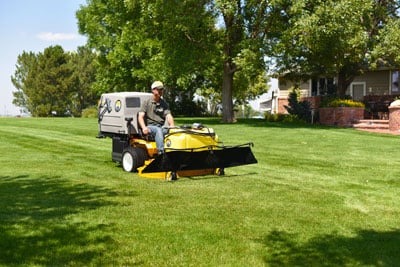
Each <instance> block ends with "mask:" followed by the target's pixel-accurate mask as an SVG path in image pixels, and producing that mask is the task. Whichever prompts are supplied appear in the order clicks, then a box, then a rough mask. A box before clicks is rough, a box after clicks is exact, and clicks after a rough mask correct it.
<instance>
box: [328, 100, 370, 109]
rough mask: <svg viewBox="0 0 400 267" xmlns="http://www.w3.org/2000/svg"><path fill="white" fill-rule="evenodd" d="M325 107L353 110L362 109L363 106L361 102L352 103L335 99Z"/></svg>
mask: <svg viewBox="0 0 400 267" xmlns="http://www.w3.org/2000/svg"><path fill="white" fill-rule="evenodd" d="M326 107H354V108H364V107H365V105H364V103H362V102H359V101H354V100H351V99H340V98H335V99H333V100H331V101H329V102H328V103H327V104H326Z"/></svg>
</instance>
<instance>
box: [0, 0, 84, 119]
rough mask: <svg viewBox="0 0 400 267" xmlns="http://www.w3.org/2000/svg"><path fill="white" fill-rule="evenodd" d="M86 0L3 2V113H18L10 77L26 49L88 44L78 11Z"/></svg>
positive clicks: (68, 48) (0, 98) (0, 71)
mask: <svg viewBox="0 0 400 267" xmlns="http://www.w3.org/2000/svg"><path fill="white" fill-rule="evenodd" d="M85 4H86V0H34V1H33V0H1V1H0V36H1V42H0V115H17V114H19V109H18V108H17V107H15V106H14V105H13V104H12V100H13V95H12V91H15V90H16V89H15V87H14V86H13V84H12V83H11V76H12V75H13V74H14V71H15V64H16V63H17V58H18V55H20V54H22V52H23V51H26V52H29V51H32V52H34V53H38V52H43V51H44V49H45V48H46V47H49V46H52V45H61V46H62V47H63V49H64V50H65V51H72V50H75V49H76V48H77V47H78V46H81V45H84V44H85V43H86V37H84V36H82V35H80V34H79V33H78V26H77V19H76V17H75V12H76V11H77V10H78V9H79V8H80V6H81V5H85Z"/></svg>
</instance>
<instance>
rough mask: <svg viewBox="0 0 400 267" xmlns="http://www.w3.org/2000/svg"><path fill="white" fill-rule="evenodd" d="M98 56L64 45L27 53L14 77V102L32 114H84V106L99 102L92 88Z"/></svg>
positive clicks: (22, 55) (24, 54) (18, 63)
mask: <svg viewBox="0 0 400 267" xmlns="http://www.w3.org/2000/svg"><path fill="white" fill-rule="evenodd" d="M94 57H95V55H94V54H93V53H91V51H90V50H88V49H86V48H83V47H82V48H78V52H77V53H76V54H74V53H72V54H70V53H66V52H64V50H63V48H62V47H61V46H51V47H48V48H46V49H45V50H44V51H43V52H40V53H38V54H34V53H32V52H29V53H27V52H23V53H22V54H21V55H19V56H18V59H17V68H16V71H15V73H14V76H12V77H11V81H12V82H13V84H14V86H15V88H16V89H17V90H16V91H15V92H13V94H14V100H13V103H14V104H16V105H17V106H19V107H21V108H25V109H26V110H27V111H28V112H30V113H31V114H32V116H70V115H75V116H80V115H81V111H82V109H83V108H85V107H88V106H91V105H93V104H95V103H96V101H97V97H96V96H95V94H93V92H92V91H91V83H92V82H93V80H94V68H93V59H94Z"/></svg>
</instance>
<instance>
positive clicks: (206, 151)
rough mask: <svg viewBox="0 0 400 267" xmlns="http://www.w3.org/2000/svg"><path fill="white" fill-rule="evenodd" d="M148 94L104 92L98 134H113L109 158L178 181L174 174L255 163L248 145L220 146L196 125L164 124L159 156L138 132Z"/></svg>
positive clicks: (216, 170)
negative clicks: (162, 146) (162, 147)
mask: <svg viewBox="0 0 400 267" xmlns="http://www.w3.org/2000/svg"><path fill="white" fill-rule="evenodd" d="M151 97H152V94H150V93H140V92H120V93H107V94H103V95H102V96H101V99H100V103H99V107H98V122H99V134H98V136H97V137H98V138H104V137H111V138H112V160H113V161H115V162H118V163H120V164H121V165H122V168H123V169H124V170H125V171H127V172H132V171H137V172H138V174H139V175H140V176H142V177H147V178H164V179H166V180H176V179H177V178H178V177H184V176H199V175H208V174H216V175H223V174H225V168H228V167H234V166H240V165H246V164H253V163H257V160H256V158H255V157H254V155H253V153H252V151H251V147H252V146H253V144H252V143H246V144H242V145H238V146H224V145H222V144H221V143H220V142H219V140H218V136H217V135H216V134H215V132H214V130H213V129H212V128H208V127H205V126H204V125H202V124H200V123H194V124H193V125H190V126H188V125H184V126H181V127H168V126H165V127H167V128H168V134H167V135H166V136H165V137H164V147H165V148H164V149H165V153H163V154H162V155H158V153H157V147H156V143H155V141H154V139H152V138H151V137H150V136H144V135H143V134H142V133H141V129H140V128H139V124H138V121H137V117H138V113H139V110H140V105H141V103H142V102H143V101H145V100H146V99H147V98H151Z"/></svg>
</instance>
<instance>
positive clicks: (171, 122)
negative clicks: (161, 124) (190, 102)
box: [166, 113, 175, 127]
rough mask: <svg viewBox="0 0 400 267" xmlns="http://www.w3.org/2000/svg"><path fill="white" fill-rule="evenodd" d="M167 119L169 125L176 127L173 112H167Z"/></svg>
mask: <svg viewBox="0 0 400 267" xmlns="http://www.w3.org/2000/svg"><path fill="white" fill-rule="evenodd" d="M166 119H167V122H168V126H169V127H175V123H174V117H172V115H171V113H169V114H167V116H166Z"/></svg>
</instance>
